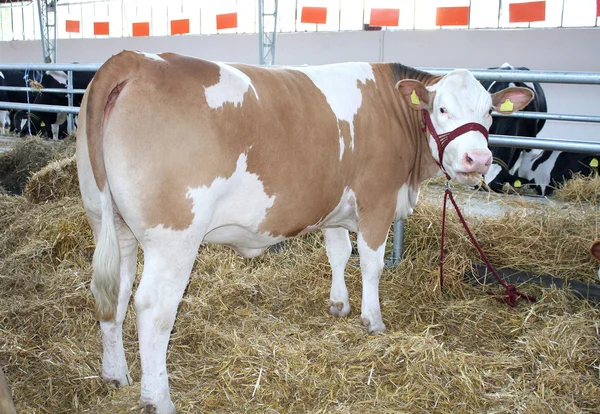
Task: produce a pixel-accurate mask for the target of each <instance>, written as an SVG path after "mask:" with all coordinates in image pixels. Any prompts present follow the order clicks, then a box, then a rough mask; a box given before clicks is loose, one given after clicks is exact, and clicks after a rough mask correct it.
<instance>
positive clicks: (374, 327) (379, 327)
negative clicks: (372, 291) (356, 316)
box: [360, 316, 386, 334]
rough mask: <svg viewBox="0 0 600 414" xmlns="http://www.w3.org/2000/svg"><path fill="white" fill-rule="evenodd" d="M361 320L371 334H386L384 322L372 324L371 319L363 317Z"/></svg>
mask: <svg viewBox="0 0 600 414" xmlns="http://www.w3.org/2000/svg"><path fill="white" fill-rule="evenodd" d="M360 320H361V321H362V324H363V325H364V326H365V328H367V331H368V332H369V333H370V334H378V333H385V331H386V329H385V325H384V324H383V322H382V321H376V322H371V321H370V320H369V318H366V317H364V316H362V317H361V318H360Z"/></svg>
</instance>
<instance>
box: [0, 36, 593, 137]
mask: <svg viewBox="0 0 600 414" xmlns="http://www.w3.org/2000/svg"><path fill="white" fill-rule="evenodd" d="M599 42H600V28H573V29H568V28H559V29H513V30H509V29H502V30H431V31H422V30H407V31H395V32H391V31H390V32H385V31H383V32H317V33H315V32H309V33H281V34H278V37H277V50H276V62H277V64H279V65H286V64H293V65H298V64H323V63H332V62H343V61H369V62H378V61H395V62H401V63H404V64H406V65H410V66H416V67H437V68H454V67H461V68H472V69H482V68H487V67H493V66H499V65H501V64H502V63H504V62H509V63H511V64H512V65H514V66H526V67H529V68H530V69H534V70H555V71H586V72H588V71H589V72H600V53H598V43H599ZM122 49H140V50H144V51H146V52H154V53H159V52H165V51H172V52H178V53H184V54H187V55H192V56H197V57H202V58H206V59H213V60H221V61H228V62H245V63H252V64H255V63H257V62H258V36H257V35H254V34H248V35H245V34H239V35H238V34H232V35H204V36H168V37H137V38H112V39H69V40H59V41H58V47H57V50H58V56H59V62H63V63H67V62H81V63H101V62H103V61H104V60H106V59H107V58H109V57H110V56H111V55H113V54H115V53H117V52H119V51H121V50H122ZM40 61H41V46H40V42H39V41H15V42H0V63H29V62H40ZM543 87H544V90H545V92H546V97H547V100H548V112H555V113H571V114H589V115H600V86H580V85H559V84H544V85H543ZM540 136H542V137H549V138H559V139H577V140H587V141H600V125H594V124H580V123H569V122H558V121H549V122H547V123H546V127H545V128H544V130H543V131H542V133H541V134H540Z"/></svg>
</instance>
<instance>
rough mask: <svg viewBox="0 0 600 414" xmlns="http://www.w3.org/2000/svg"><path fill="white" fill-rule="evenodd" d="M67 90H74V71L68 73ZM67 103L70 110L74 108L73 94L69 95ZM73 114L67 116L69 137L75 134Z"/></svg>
mask: <svg viewBox="0 0 600 414" xmlns="http://www.w3.org/2000/svg"><path fill="white" fill-rule="evenodd" d="M67 89H73V71H72V70H70V71H68V72H67ZM67 102H68V104H69V108H73V94H72V93H69V94H67ZM73 129H74V126H73V114H71V113H70V114H69V115H67V132H68V134H69V135H71V134H72V133H73Z"/></svg>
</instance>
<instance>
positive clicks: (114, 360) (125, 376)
mask: <svg viewBox="0 0 600 414" xmlns="http://www.w3.org/2000/svg"><path fill="white" fill-rule="evenodd" d="M115 224H116V227H117V235H118V238H119V250H120V254H121V264H120V266H121V270H120V271H121V273H120V285H119V303H118V305H117V312H116V316H115V320H114V321H101V322H100V329H101V330H102V348H103V355H102V378H104V379H105V380H106V381H109V382H111V383H113V384H115V385H116V386H121V387H122V386H126V385H132V384H133V381H132V380H131V377H130V376H129V368H128V366H127V360H126V359H125V350H124V348H123V321H124V320H125V314H126V313H127V308H128V306H129V299H130V298H131V287H132V285H133V281H134V280H135V271H136V265H137V252H138V241H137V239H136V238H135V237H134V235H133V233H132V232H131V230H129V227H127V225H126V224H125V223H123V221H122V220H120V219H115Z"/></svg>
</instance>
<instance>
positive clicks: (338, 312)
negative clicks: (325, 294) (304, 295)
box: [329, 300, 350, 318]
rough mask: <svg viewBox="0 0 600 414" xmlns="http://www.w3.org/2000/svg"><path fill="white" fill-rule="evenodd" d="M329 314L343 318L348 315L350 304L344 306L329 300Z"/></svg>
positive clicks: (341, 303) (342, 303)
mask: <svg viewBox="0 0 600 414" xmlns="http://www.w3.org/2000/svg"><path fill="white" fill-rule="evenodd" d="M329 313H331V314H332V315H333V316H335V317H338V318H343V317H344V316H346V315H348V314H349V313H350V303H348V304H345V303H344V302H342V301H340V300H338V301H333V300H329Z"/></svg>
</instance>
